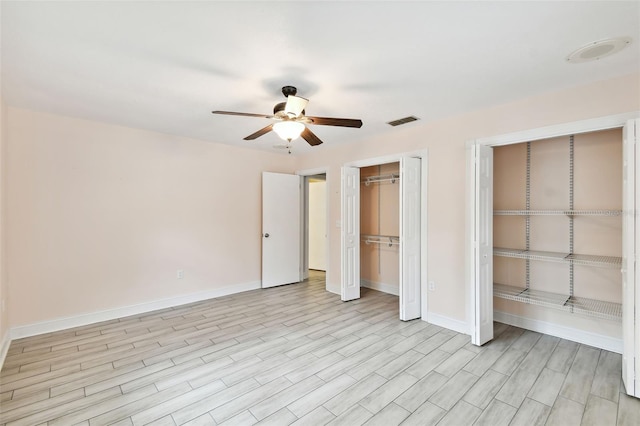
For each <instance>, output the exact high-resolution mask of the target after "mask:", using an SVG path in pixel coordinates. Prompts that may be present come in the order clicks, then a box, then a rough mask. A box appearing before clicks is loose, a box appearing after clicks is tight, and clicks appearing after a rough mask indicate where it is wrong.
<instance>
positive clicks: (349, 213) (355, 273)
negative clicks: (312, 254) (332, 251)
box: [340, 167, 360, 301]
mask: <svg viewBox="0 0 640 426" xmlns="http://www.w3.org/2000/svg"><path fill="white" fill-rule="evenodd" d="M341 186H342V203H341V206H342V207H341V208H342V211H341V213H342V214H341V216H342V218H341V219H342V224H341V233H340V236H341V239H342V244H341V249H342V256H341V266H342V268H341V269H342V277H341V280H340V297H341V298H342V300H343V301H347V300H353V299H359V298H360V169H359V168H357V167H343V168H342V185H341Z"/></svg>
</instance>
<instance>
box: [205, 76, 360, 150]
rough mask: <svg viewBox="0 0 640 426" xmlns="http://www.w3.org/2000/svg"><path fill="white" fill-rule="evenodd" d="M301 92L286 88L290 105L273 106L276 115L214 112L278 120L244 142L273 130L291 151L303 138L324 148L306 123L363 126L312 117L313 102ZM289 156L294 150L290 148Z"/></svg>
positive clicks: (283, 91) (343, 119)
mask: <svg viewBox="0 0 640 426" xmlns="http://www.w3.org/2000/svg"><path fill="white" fill-rule="evenodd" d="M297 93H298V89H296V88H295V87H293V86H284V87H283V88H282V94H283V95H284V96H285V97H286V98H287V101H286V102H280V103H278V104H276V105H275V106H274V107H273V115H265V114H253V113H247V112H233V111H211V112H212V113H213V114H223V115H238V116H242V117H258V118H267V119H270V120H275V121H276V122H275V123H273V124H270V125H268V126H266V127H264V128H262V129H260V130H258V131H257V132H254V133H252V134H250V135H249V136H247V137H245V138H244V140H253V139H257V138H259V137H260V136H262V135H265V134H267V133H269V132H270V131H272V130H273V131H274V132H276V134H277V135H278V136H279V137H280V138H281V139H283V140H285V141H287V148H290V146H291V145H290V144H291V141H293V140H295V139H297V138H299V137H302V139H304V140H305V141H307V143H308V144H309V145H311V146H316V145H320V144H321V143H322V141H321V140H320V138H318V137H317V136H316V135H315V134H314V133H313V132H312V131H311V130H309V128H308V127H307V126H306V124H315V125H320V126H339V127H354V128H360V127H362V120H357V119H352V118H332V117H311V116H306V115H305V107H306V106H307V104H308V103H309V100H308V99H305V98H301V97H300V96H296V94H297ZM289 154H291V150H290V149H289Z"/></svg>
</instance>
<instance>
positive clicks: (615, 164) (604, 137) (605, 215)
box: [466, 112, 640, 397]
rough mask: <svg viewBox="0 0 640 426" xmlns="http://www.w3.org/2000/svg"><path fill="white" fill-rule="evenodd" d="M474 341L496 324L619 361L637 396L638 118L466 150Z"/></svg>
mask: <svg viewBox="0 0 640 426" xmlns="http://www.w3.org/2000/svg"><path fill="white" fill-rule="evenodd" d="M467 148H468V149H467V167H468V174H467V178H468V180H467V206H468V210H467V212H468V214H467V221H466V225H467V226H466V229H467V256H466V265H467V268H466V271H467V275H466V278H467V281H468V283H469V287H468V289H469V296H470V297H469V302H470V303H469V304H468V307H469V310H468V321H469V323H470V328H469V331H470V334H471V342H472V343H473V344H475V345H483V344H485V343H487V342H489V341H490V340H492V339H493V324H494V320H495V321H497V322H502V323H505V324H510V325H514V326H517V327H521V328H526V329H530V330H533V331H537V332H541V333H545V334H549V335H553V336H557V337H561V338H564V339H568V340H573V341H575V342H579V343H582V344H586V345H590V346H594V347H597V348H601V349H605V350H608V351H612V352H617V353H621V354H622V381H623V383H624V388H625V391H626V393H627V394H628V395H632V396H636V397H640V382H639V381H638V380H637V379H636V377H640V368H639V367H638V366H639V365H640V363H639V362H638V361H637V358H638V357H639V356H640V324H639V323H638V319H637V318H638V315H637V311H638V307H640V291H639V290H640V288H639V285H638V279H637V278H638V277H640V276H639V275H638V273H637V269H638V267H637V262H638V259H639V254H640V222H639V221H640V215H639V214H638V211H639V207H640V117H639V116H638V113H637V112H631V113H623V114H618V115H611V116H605V117H598V118H592V119H587V120H582V121H576V122H571V123H564V124H558V125H553V126H548V127H542V128H538V129H531V130H526V131H521V132H516V133H510V134H505V135H497V136H492V137H487V138H483V139H477V140H474V141H470V142H469V143H468V144H467Z"/></svg>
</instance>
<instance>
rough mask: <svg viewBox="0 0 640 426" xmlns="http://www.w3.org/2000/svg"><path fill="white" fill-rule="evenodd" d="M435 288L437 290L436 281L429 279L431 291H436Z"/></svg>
mask: <svg viewBox="0 0 640 426" xmlns="http://www.w3.org/2000/svg"><path fill="white" fill-rule="evenodd" d="M435 290H436V282H435V281H429V291H435Z"/></svg>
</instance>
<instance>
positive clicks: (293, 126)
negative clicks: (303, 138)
mask: <svg viewBox="0 0 640 426" xmlns="http://www.w3.org/2000/svg"><path fill="white" fill-rule="evenodd" d="M272 128H273V131H274V132H276V133H277V134H278V136H280V138H282V139H283V140H285V141H289V142H291V141H293V140H296V139H298V138H299V137H300V133H302V131H303V130H304V124H302V123H301V122H299V121H289V120H286V121H278V122H277V123H275V124H274V125H273V126H272Z"/></svg>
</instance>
